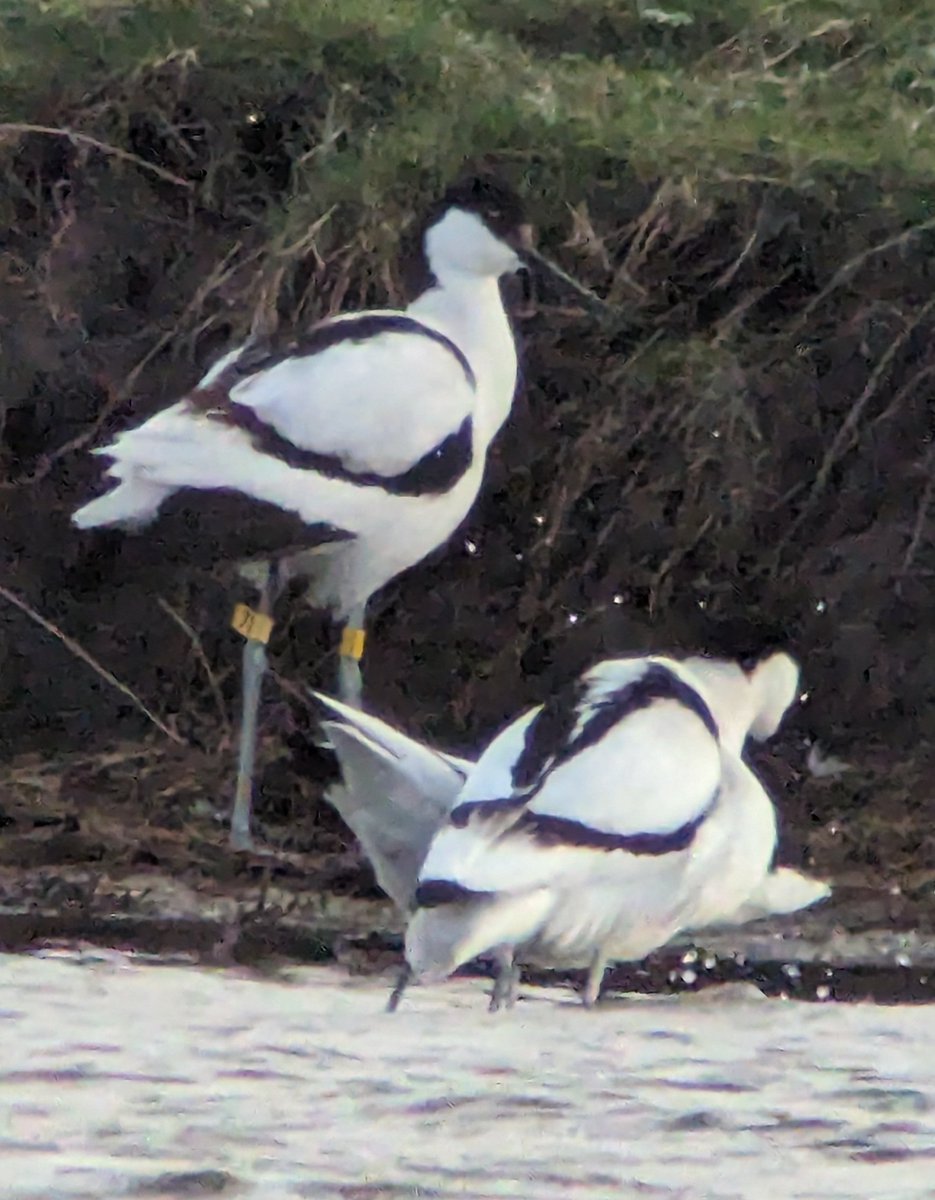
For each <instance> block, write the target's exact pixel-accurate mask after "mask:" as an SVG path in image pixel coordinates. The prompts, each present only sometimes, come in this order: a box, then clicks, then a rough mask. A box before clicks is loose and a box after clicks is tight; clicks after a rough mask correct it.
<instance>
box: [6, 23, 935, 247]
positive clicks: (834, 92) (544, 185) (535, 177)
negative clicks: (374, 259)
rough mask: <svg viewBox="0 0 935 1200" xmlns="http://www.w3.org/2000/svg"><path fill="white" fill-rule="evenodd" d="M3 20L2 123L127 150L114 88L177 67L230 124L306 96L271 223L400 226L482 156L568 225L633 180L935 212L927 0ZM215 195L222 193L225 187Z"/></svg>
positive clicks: (903, 215)
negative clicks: (326, 219) (912, 0)
mask: <svg viewBox="0 0 935 1200" xmlns="http://www.w3.org/2000/svg"><path fill="white" fill-rule="evenodd" d="M0 28H2V37H0V119H2V120H4V121H18V122H29V121H36V120H40V119H44V118H43V114H48V113H50V112H54V113H55V114H56V116H57V119H59V120H61V121H62V122H63V123H64V122H65V120H68V121H69V122H70V123H73V124H74V125H75V126H77V127H80V128H82V129H84V130H86V131H87V132H90V133H94V134H96V135H97V136H101V137H105V138H110V139H114V140H116V141H117V142H118V143H119V142H120V140H121V137H122V136H123V135H124V133H125V121H126V112H121V110H120V106H119V104H116V103H114V101H113V96H114V95H115V94H116V91H118V90H119V89H116V87H115V81H119V82H120V85H121V88H122V91H123V94H124V95H125V96H126V97H127V98H128V101H129V100H132V99H133V98H134V97H135V96H136V98H138V95H137V94H138V93H139V91H140V90H142V91H146V90H147V89H149V90H150V92H151V90H152V81H153V79H155V78H158V76H159V74H160V72H162V73H163V74H164V73H165V72H166V70H167V69H169V66H168V65H171V64H175V70H176V71H177V72H185V73H186V75H187V77H188V79H192V78H197V79H198V81H199V82H200V85H201V87H202V88H203V89H205V90H207V91H208V92H209V93H211V94H212V95H213V96H214V97H215V98H216V99H217V101H218V103H219V104H222V105H223V107H224V109H225V111H226V114H227V117H228V119H236V118H237V117H238V114H239V116H240V118H241V119H242V120H247V119H248V117H249V116H250V114H251V113H252V114H262V113H263V112H264V111H266V110H267V109H269V108H270V107H271V106H275V105H276V104H278V103H281V102H282V100H283V99H284V98H286V97H289V96H298V97H307V96H309V95H310V92H314V100H311V99H310V100H309V101H308V103H304V104H299V105H298V107H297V110H296V114H295V120H294V125H293V127H292V128H291V129H290V131H289V138H290V139H291V148H292V149H294V150H295V152H296V156H297V157H298V158H299V159H300V160H301V161H300V164H299V166H298V168H297V169H295V170H294V171H293V173H292V178H291V183H290V189H289V194H288V195H287V196H285V197H283V199H284V200H285V201H286V204H285V207H284V208H280V206H279V205H277V206H275V212H274V211H270V212H269V213H268V214H267V217H268V219H269V220H271V221H272V222H273V223H274V224H278V225H280V226H282V222H283V221H285V225H284V229H285V230H287V231H289V232H295V231H296V230H298V229H300V228H301V227H302V226H304V225H305V224H307V223H308V221H309V220H310V219H311V218H312V217H314V216H315V215H318V214H320V213H321V212H322V211H325V210H326V209H327V208H328V207H330V206H331V205H333V204H339V205H342V206H349V208H350V209H351V210H353V215H354V218H355V219H356V220H359V219H360V218H361V216H362V215H363V214H364V213H366V212H368V211H370V212H373V211H375V210H376V209H377V208H378V207H380V208H383V207H385V208H386V209H387V210H388V211H389V212H390V213H392V212H393V211H394V210H395V209H396V208H397V207H398V206H399V207H405V206H406V205H407V202H408V198H409V197H411V196H412V195H413V193H414V192H416V191H420V190H422V189H424V188H434V187H437V186H438V184H439V183H441V182H442V181H444V180H446V179H447V178H449V177H450V176H451V175H452V174H453V173H455V171H456V170H457V169H458V168H459V166H460V165H461V164H462V163H463V162H464V161H465V160H469V159H472V158H474V157H476V156H478V155H492V156H495V157H496V158H498V159H500V160H502V161H504V162H506V163H508V164H511V166H512V169H513V172H514V174H516V175H517V176H518V177H520V178H521V179H524V180H525V184H526V186H527V190H529V191H530V192H531V193H532V194H533V195H535V196H537V197H538V205H539V208H540V209H541V213H540V214H539V215H540V218H541V219H549V218H551V219H554V220H556V221H561V219H562V215H563V212H562V202H563V201H567V202H570V203H574V202H576V201H578V200H580V199H581V198H583V197H585V196H587V195H592V194H593V193H594V190H595V188H600V187H601V186H602V184H603V186H605V187H607V188H610V189H612V188H613V187H614V186H615V185H616V184H617V183H618V182H619V180H620V179H621V178H622V177H625V176H628V175H630V174H631V173H633V174H635V176H636V177H637V178H639V179H641V180H652V179H658V178H665V177H676V178H684V179H688V180H690V181H691V183H692V186H693V187H695V188H696V189H698V191H699V196H700V198H702V199H704V198H705V197H709V196H714V197H716V196H719V195H723V194H727V195H732V194H736V193H737V191H738V189H739V190H743V189H745V188H747V187H749V186H751V184H755V183H756V182H757V181H765V182H767V183H772V184H774V185H781V186H784V187H791V188H793V189H795V190H796V191H797V192H800V193H816V194H818V195H820V196H821V197H822V198H823V199H824V200H825V202H827V203H829V204H830V205H831V206H832V207H834V206H836V205H837V204H838V203H839V201H840V200H841V197H846V196H847V195H849V194H850V193H851V192H852V191H853V189H854V188H855V187H857V186H858V181H859V180H860V179H861V178H862V177H870V178H872V179H873V181H874V183H875V185H876V187H878V188H879V189H880V192H881V203H882V205H883V206H884V207H885V208H887V209H888V210H889V211H890V213H891V216H892V218H893V220H894V222H895V223H896V224H898V223H899V222H912V221H919V220H924V219H926V217H927V216H929V215H931V214H932V205H931V200H930V199H929V196H930V192H931V186H930V185H931V180H932V179H933V177H935V118H933V115H932V109H933V106H935V8H933V7H932V6H931V5H928V4H925V3H917V4H906V3H899V2H898V0H820V2H814V0H809V2H804V0H803V2H799V3H786V4H776V5H772V6H764V5H763V4H760V3H754V2H753V0H724V2H723V3H714V2H713V0H676V2H673V3H669V2H668V0H666V3H665V4H664V5H662V6H655V5H651V4H649V3H642V4H638V3H619V2H613V0H576V2H571V0H461V2H460V3H453V2H448V3H446V2H444V0H384V2H383V3H380V4H375V3H374V2H373V0H334V2H324V3H314V2H310V0H270V2H269V3H253V4H249V3H245V2H244V0H240V2H237V3H234V2H232V0H202V2H195V0H189V2H184V0H140V2H137V3H132V4H130V3H124V4H121V3H117V2H112V0H46V2H45V3H42V4H38V3H36V2H35V0H3V2H0ZM53 80H54V81H55V82H54V83H53V82H52V81H53ZM102 89H105V90H106V92H107V93H108V95H109V96H110V97H111V99H110V102H109V103H104V104H101V103H99V98H100V93H101V91H102ZM45 119H47V118H45ZM202 182H204V183H205V185H206V187H207V189H208V190H207V192H206V194H205V198H206V199H207V200H208V201H209V202H210V201H211V199H212V196H213V189H218V188H220V189H222V190H223V188H224V186H225V183H224V176H223V173H222V175H221V176H220V177H218V176H217V175H214V174H212V173H211V171H208V172H207V174H206V176H204V177H203V178H202ZM845 207H847V205H846V204H845ZM375 233H376V231H375ZM376 236H377V238H378V239H379V234H378V233H376Z"/></svg>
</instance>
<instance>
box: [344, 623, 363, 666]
mask: <svg viewBox="0 0 935 1200" xmlns="http://www.w3.org/2000/svg"><path fill="white" fill-rule="evenodd" d="M366 641H367V634H366V631H365V630H363V629H352V628H351V626H350V625H345V627H344V631H343V632H342V634H341V657H342V658H353V659H355V660H356V661H357V662H360V660H361V659H362V658H363V657H364V645H365V643H366Z"/></svg>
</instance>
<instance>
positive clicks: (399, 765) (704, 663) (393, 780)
mask: <svg viewBox="0 0 935 1200" xmlns="http://www.w3.org/2000/svg"><path fill="white" fill-rule="evenodd" d="M689 661H690V663H692V664H697V666H698V667H699V668H700V671H701V672H704V673H706V674H707V675H708V680H707V685H708V687H709V688H716V687H718V686H720V688H721V695H722V700H721V701H719V702H718V705H717V707H718V708H719V710H723V709H724V708H726V706H727V705H728V704H729V703H730V702H731V701H732V700H733V701H734V702H735V703H736V704H737V705H738V708H737V710H735V714H734V720H735V721H736V728H737V730H738V731H739V729H740V728H741V724H742V722H743V721H744V720H749V721H750V723H751V724H752V723H753V721H755V718H756V716H757V713H756V711H754V710H753V707H752V705H751V693H752V690H753V687H754V686H755V685H754V684H753V683H752V682H751V675H748V674H747V673H745V672H743V671H742V670H741V668H740V667H739V666H738V665H737V664H736V663H731V662H725V661H720V660H715V659H692V660H689ZM753 676H754V678H755V677H756V672H753ZM314 695H315V698H316V699H317V700H318V701H319V702H320V703H321V704H322V705H324V707H325V708H326V709H327V710H328V718H327V719H326V720H325V721H323V722H322V727H323V729H324V730H325V731H326V732H327V734H328V738H329V742H330V745H331V746H332V748H333V749H334V752H335V754H336V755H337V758H338V761H339V763H340V767H341V781H340V782H339V783H335V784H332V786H331V787H330V788H329V789H328V791H327V792H326V793H325V798H326V799H327V800H328V802H329V803H330V804H331V805H332V806H333V807H334V808H335V809H336V810H337V812H338V813H339V814H340V816H341V818H342V820H343V821H344V823H345V824H346V825H347V827H348V828H349V829H350V830H351V832H352V833H353V834H354V836H355V837H356V838H357V840H358V842H359V843H360V846H361V849H362V850H363V852H364V855H365V856H366V858H367V860H368V861H369V863H370V865H371V866H372V868H373V872H374V875H375V876H376V880H377V883H378V884H379V886H380V887H381V888H382V889H383V891H384V892H385V893H386V894H387V896H389V898H390V899H391V900H392V901H393V902H394V904H395V905H396V907H397V908H398V909H399V910H400V912H401V913H402V914H404V915H405V916H409V915H410V914H411V912H412V911H413V907H414V904H415V892H416V888H417V886H418V882H419V872H420V870H421V869H422V864H423V862H424V861H425V857H426V855H427V854H428V850H429V846H430V845H431V842H432V839H433V838H434V837H435V835H436V834H437V833H438V832H439V831H440V830H441V829H442V828H443V827H444V825H445V824H446V822H447V821H448V818H449V816H450V815H451V811H452V809H453V808H454V807H455V805H456V804H457V803H458V797H459V796H460V794H461V791H462V790H463V788H464V785H465V784H466V782H467V780H468V778H469V776H470V775H471V773H472V772H473V770H474V768H475V767H476V765H477V763H476V760H473V759H467V758H461V757H459V756H457V755H454V754H446V753H445V752H443V751H441V750H437V749H434V748H432V747H430V746H427V745H425V743H424V742H419V741H417V740H416V739H415V738H411V737H409V736H407V735H406V734H404V733H403V732H402V731H401V730H399V729H396V728H395V727H394V726H392V725H390V724H389V723H388V722H386V721H383V720H381V719H380V718H379V717H377V716H374V715H373V714H372V713H366V712H363V711H361V710H360V709H356V708H352V707H350V706H349V705H346V704H343V703H341V701H340V700H336V699H335V698H334V697H333V696H326V695H324V694H322V693H320V692H316V693H314ZM749 732H750V730H749V728H748V729H747V730H746V731H745V734H749ZM722 740H723V734H722ZM830 894H831V888H830V887H829V886H828V884H827V883H825V882H823V881H822V880H819V879H815V878H814V877H812V876H809V875H806V874H805V873H804V872H802V871H796V870H794V869H793V868H792V867H774V868H773V869H772V870H771V871H770V872H769V873H768V874H767V875H766V876H765V878H764V879H763V880H762V881H761V883H760V884H759V886H758V887H756V888H755V889H754V891H753V892H752V893H751V894H750V895H749V896H748V897H747V898H746V899H745V900H744V901H743V903H742V904H741V905H740V906H739V907H738V908H737V909H735V910H734V911H733V912H727V911H725V912H724V913H722V914H721V915H720V916H717V917H716V918H715V920H714V921H712V922H711V923H712V924H714V925H721V924H723V925H741V924H744V923H745V922H747V921H753V920H757V919H759V918H762V917H767V916H779V915H783V914H787V913H793V912H798V911H799V910H800V909H803V908H808V907H809V906H811V905H813V904H817V903H818V902H819V901H820V900H824V899H826V898H827V897H828V896H829V895H830ZM699 928H700V927H699ZM687 932H692V933H694V932H697V930H696V929H694V928H692V929H691V930H688V931H687Z"/></svg>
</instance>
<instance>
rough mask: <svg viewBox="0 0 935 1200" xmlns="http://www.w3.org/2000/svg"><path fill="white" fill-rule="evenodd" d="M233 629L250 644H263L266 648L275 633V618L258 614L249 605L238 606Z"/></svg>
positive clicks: (235, 611)
mask: <svg viewBox="0 0 935 1200" xmlns="http://www.w3.org/2000/svg"><path fill="white" fill-rule="evenodd" d="M231 628H232V629H236V630H237V632H238V633H239V634H240V636H241V637H244V638H246V639H247V641H248V642H262V643H263V645H264V646H265V645H266V643H267V642H268V641H269V635H270V634H271V633H272V632H273V618H272V617H270V616H267V615H266V613H260V612H256V611H255V610H254V609H252V608H251V607H250V606H249V604H238V605H237V606H236V607H235V608H234V615H233V616H232V617H231Z"/></svg>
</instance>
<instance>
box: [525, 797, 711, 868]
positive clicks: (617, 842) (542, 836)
mask: <svg viewBox="0 0 935 1200" xmlns="http://www.w3.org/2000/svg"><path fill="white" fill-rule="evenodd" d="M717 799H718V792H715V794H714V796H713V797H712V798H711V800H710V801H709V802H708V804H707V805H706V806H705V809H704V811H703V812H700V813H699V814H698V816H696V817H692V819H691V820H690V821H686V822H685V824H684V825H680V826H679V827H678V829H672V830H670V831H669V832H668V833H607V832H606V831H605V830H603V829H593V828H592V827H591V826H590V825H585V824H584V823H583V822H581V821H573V820H570V819H569V818H567V817H550V816H545V815H540V814H538V813H532V812H525V813H523V815H522V817H520V819H519V821H518V822H517V823H516V825H515V826H514V828H515V829H517V830H524V831H525V832H527V833H529V834H531V835H532V837H533V838H534V840H535V841H536V842H538V843H539V845H540V846H548V847H553V846H570V847H576V848H584V849H587V850H604V851H613V850H624V851H626V853H627V854H636V855H640V856H642V855H651V856H653V857H659V856H661V855H663V854H674V853H676V852H677V851H680V850H687V849H688V847H689V846H690V845H691V844H692V842H693V841H694V840H695V834H696V833H697V832H698V830H699V829H700V828H701V826H702V825H703V824H704V822H705V821H706V820H707V819H708V817H709V816H710V815H711V813H712V812H713V811H714V808H715V805H716V804H717Z"/></svg>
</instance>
